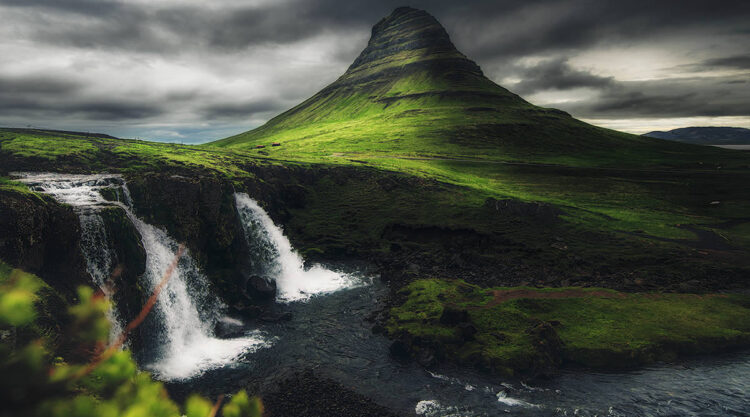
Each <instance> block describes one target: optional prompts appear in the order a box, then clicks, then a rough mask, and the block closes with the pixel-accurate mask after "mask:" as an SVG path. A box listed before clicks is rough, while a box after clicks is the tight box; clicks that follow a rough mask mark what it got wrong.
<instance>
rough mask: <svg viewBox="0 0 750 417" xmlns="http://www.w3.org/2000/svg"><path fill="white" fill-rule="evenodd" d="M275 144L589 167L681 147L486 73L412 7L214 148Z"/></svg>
mask: <svg viewBox="0 0 750 417" xmlns="http://www.w3.org/2000/svg"><path fill="white" fill-rule="evenodd" d="M273 142H279V143H281V144H282V146H279V147H274V148H273V149H266V150H265V151H264V152H272V153H273V156H278V157H283V158H292V159H305V160H319V159H321V158H330V157H336V156H341V155H350V156H351V155H359V156H362V157H367V156H378V155H389V156H394V155H396V156H426V157H441V156H442V157H446V156H450V157H452V158H488V159H494V160H514V159H515V160H524V161H534V162H556V163H572V164H579V163H580V164H583V165H588V164H589V163H590V162H591V161H596V164H606V163H607V160H610V162H613V163H614V162H615V159H611V158H613V157H616V158H617V159H619V160H622V158H627V157H628V154H632V155H631V156H632V159H643V157H644V155H643V154H642V151H643V148H644V146H645V148H649V149H650V150H651V151H656V154H663V153H664V152H674V151H675V147H674V146H672V145H671V144H665V143H664V142H662V141H654V140H652V139H647V138H640V137H637V136H634V135H628V134H624V133H620V132H614V131H611V130H607V129H602V128H598V127H594V126H591V125H588V124H586V123H583V122H580V121H578V120H576V119H574V118H572V117H571V116H570V115H568V114H567V113H565V112H562V111H559V110H555V109H546V108H541V107H537V106H534V105H532V104H530V103H528V102H527V101H525V100H523V99H522V98H521V97H519V96H517V95H515V94H513V93H511V92H510V91H508V90H506V89H505V88H503V87H501V86H499V85H497V84H495V83H494V82H492V81H491V80H489V79H488V78H486V77H485V76H484V75H483V73H482V70H481V69H480V68H479V66H478V65H477V64H476V63H474V62H473V61H471V60H470V59H468V58H467V57H466V56H464V55H463V54H462V53H461V52H459V51H458V50H457V49H456V47H455V46H454V45H453V43H452V42H451V40H450V37H449V36H448V33H447V32H446V31H445V29H444V28H443V27H442V25H440V23H439V22H438V21H437V20H436V19H435V18H434V17H432V16H431V15H430V14H428V13H427V12H425V11H422V10H417V9H413V8H408V7H402V8H398V9H396V10H395V11H393V13H391V14H390V15H389V16H388V17H386V18H384V19H382V20H381V21H380V22H378V23H377V24H376V25H375V26H374V27H373V29H372V36H371V38H370V41H369V43H368V45H367V47H366V48H365V49H364V50H363V51H362V53H361V54H360V55H359V57H358V58H357V59H356V60H355V61H354V63H353V64H352V65H351V66H350V67H349V69H348V70H347V71H346V73H344V75H342V76H341V77H340V78H339V79H338V80H336V81H335V82H334V83H332V84H330V85H329V86H327V87H325V88H324V89H323V90H321V91H320V92H318V93H317V94H315V95H314V96H312V97H311V98H309V99H308V100H306V101H304V102H303V103H301V104H299V105H298V106H296V107H294V108H292V109H291V110H288V111H286V112H284V113H282V114H280V115H279V116H277V117H275V118H273V119H271V120H270V121H269V122H268V123H266V124H265V125H263V126H261V127H259V128H257V129H255V130H251V131H249V132H245V133H242V134H239V135H236V136H232V137H229V138H226V139H222V140H219V141H217V142H213V143H212V144H211V145H214V146H222V147H235V148H252V147H255V146H258V145H266V146H268V145H270V144H271V143H273ZM678 153H680V152H679V151H678ZM653 156H656V155H655V154H654V152H650V155H649V156H648V159H651V158H652V157H653Z"/></svg>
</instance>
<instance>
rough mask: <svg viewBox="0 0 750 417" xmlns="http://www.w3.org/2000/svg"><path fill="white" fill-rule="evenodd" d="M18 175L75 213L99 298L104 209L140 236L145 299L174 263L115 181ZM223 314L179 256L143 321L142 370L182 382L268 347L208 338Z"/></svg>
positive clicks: (161, 235) (257, 337) (105, 267)
mask: <svg viewBox="0 0 750 417" xmlns="http://www.w3.org/2000/svg"><path fill="white" fill-rule="evenodd" d="M17 175H18V176H20V177H21V181H23V182H25V183H27V184H29V186H31V187H32V189H34V190H35V191H39V192H43V193H47V194H49V195H51V196H53V197H54V198H55V199H57V200H58V201H60V202H62V203H66V204H69V205H72V206H73V207H74V208H75V209H76V211H77V212H78V213H79V218H80V220H81V226H82V231H83V233H82V236H81V240H82V248H81V249H82V252H83V254H84V256H85V257H86V262H87V264H88V267H89V273H90V274H91V275H92V280H93V281H94V282H95V283H96V284H97V285H100V286H101V287H102V288H103V289H105V291H107V285H105V283H106V280H107V278H108V277H109V274H111V269H112V255H111V251H110V249H109V246H108V245H107V243H106V242H107V241H108V239H107V235H106V228H105V227H104V223H103V221H102V219H101V216H99V215H98V214H97V213H96V211H97V210H99V209H101V208H103V207H107V206H113V205H116V206H119V207H121V208H122V209H123V210H125V212H126V213H127V215H128V217H129V218H130V220H131V221H132V223H133V225H134V226H135V228H136V229H137V230H138V232H139V233H140V235H141V241H142V244H143V247H144V249H145V250H146V273H145V274H144V277H143V278H142V280H143V283H144V284H145V287H146V288H147V289H148V291H149V292H151V291H153V289H154V288H155V287H156V285H157V284H158V283H159V282H160V281H161V279H162V277H163V275H164V272H165V271H166V270H167V268H168V266H169V265H170V264H171V263H172V260H173V259H174V254H175V252H176V251H177V247H178V244H177V242H175V241H174V240H173V239H172V238H170V237H169V236H168V235H167V233H166V232H165V231H163V230H161V229H158V228H156V227H154V226H152V225H150V224H147V223H145V222H143V221H142V220H141V219H139V218H138V217H137V216H136V215H135V214H134V213H133V211H132V200H131V199H130V193H129V190H128V188H127V184H125V181H124V180H123V179H122V178H121V177H119V176H113V175H59V174H17ZM104 188H114V189H116V190H117V191H122V193H123V196H124V197H125V198H124V199H125V204H123V203H121V202H110V201H107V200H106V199H104V197H103V196H102V194H101V193H100V192H99V191H100V190H102V189H104ZM118 196H119V194H118ZM223 308H224V305H223V304H222V303H221V302H220V301H219V300H218V299H217V298H216V297H214V296H212V295H211V294H210V292H209V291H208V282H207V280H206V277H205V276H204V275H203V274H202V273H201V272H200V270H199V269H198V267H197V265H196V264H195V261H194V260H193V258H192V257H191V256H190V255H189V253H186V254H184V255H183V256H182V258H181V259H180V261H179V263H178V266H177V268H176V269H175V271H174V272H173V275H172V277H171V279H170V280H169V282H168V284H167V286H166V287H165V288H164V290H163V291H162V293H161V295H160V296H159V298H158V300H157V303H156V305H155V308H154V310H153V311H152V312H151V314H149V317H148V319H147V323H146V324H147V325H148V326H149V328H150V329H153V330H154V333H155V334H153V336H152V340H151V341H150V342H149V343H147V344H148V345H150V346H152V349H151V350H152V351H151V352H148V355H146V356H147V357H148V358H149V360H148V363H147V364H146V365H145V367H146V368H147V369H149V370H151V371H153V372H154V373H155V374H156V376H157V377H159V378H161V379H164V380H182V379H188V378H192V377H195V376H197V375H200V374H202V373H204V372H206V371H208V370H210V369H215V368H220V367H223V366H226V365H228V364H230V363H232V362H233V361H235V360H237V359H238V358H240V357H241V356H243V355H245V354H247V353H250V352H252V351H255V350H257V349H259V348H262V347H266V346H269V345H270V342H269V341H268V340H266V339H265V338H264V337H263V335H262V334H261V333H260V332H257V331H251V332H247V333H246V334H245V335H244V336H243V337H239V338H234V339H218V338H216V337H214V334H213V325H214V323H215V322H216V321H217V320H218V319H220V318H221V316H222V310H223ZM114 319H115V318H113V320H114ZM117 325H119V324H117ZM114 326H115V323H114V322H113V327H114ZM120 328H121V327H120ZM114 334H119V333H114Z"/></svg>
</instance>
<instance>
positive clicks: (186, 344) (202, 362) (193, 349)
mask: <svg viewBox="0 0 750 417" xmlns="http://www.w3.org/2000/svg"><path fill="white" fill-rule="evenodd" d="M271 345H272V342H271V341H270V340H269V339H267V338H266V337H265V336H264V335H263V334H262V333H261V332H259V331H255V332H253V333H252V334H249V335H247V336H245V337H239V338H235V339H217V338H215V337H211V336H208V335H206V334H204V333H203V332H195V333H194V334H193V335H192V336H191V337H188V338H186V339H182V340H181V342H180V343H171V346H170V349H169V351H168V352H167V354H166V355H165V356H164V357H162V358H161V359H160V360H158V361H156V362H154V363H152V364H151V365H149V366H148V367H147V368H148V369H149V370H150V371H152V372H153V373H154V374H155V376H156V377H157V378H159V379H162V380H169V381H171V380H185V379H190V378H194V377H196V376H198V375H200V374H203V373H205V372H207V371H209V370H211V369H217V368H222V367H225V366H228V365H231V364H232V363H234V362H236V361H237V360H238V359H240V358H241V357H242V356H244V355H246V354H249V353H253V352H255V351H257V350H258V349H262V348H267V347H270V346H271Z"/></svg>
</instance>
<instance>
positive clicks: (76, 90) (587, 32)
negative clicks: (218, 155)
mask: <svg viewBox="0 0 750 417" xmlns="http://www.w3.org/2000/svg"><path fill="white" fill-rule="evenodd" d="M400 5H402V3H401V2H400V1H399V2H397V1H390V0H386V1H381V2H366V1H350V2H340V1H334V0H258V1H246V0H214V1H211V2H204V1H198V0H159V1H155V0H129V1H124V0H121V1H115V0H0V23H1V24H0V56H3V57H6V59H3V60H0V125H12V126H25V125H34V126H40V127H50V128H60V129H79V130H88V131H92V130H100V131H105V132H107V133H112V134H115V135H120V136H135V137H143V138H151V139H157V140H170V141H178V140H179V141H186V142H202V141H207V140H212V139H217V138H220V137H223V136H226V135H229V134H232V133H238V132H241V131H244V130H247V129H250V128H252V127H255V126H258V125H260V124H262V123H263V122H264V121H266V120H267V119H269V118H270V117H272V116H274V115H275V114H277V113H279V112H281V111H283V110H285V109H287V108H289V107H292V106H293V105H295V104H297V103H299V102H300V101H302V100H304V99H306V98H307V97H309V96H310V95H312V94H314V93H315V92H316V91H317V90H319V89H320V88H322V87H323V86H325V85H326V84H328V83H330V82H332V81H333V80H335V79H336V78H337V77H338V76H339V75H340V74H341V73H343V72H344V71H345V70H346V68H347V67H348V65H349V64H350V63H351V62H352V61H353V60H354V58H355V57H356V56H357V54H358V53H359V51H360V50H361V49H362V48H364V46H365V45H366V43H367V39H368V37H369V31H370V27H371V26H372V25H373V24H375V23H376V22H377V21H378V20H379V19H380V18H382V17H383V16H385V15H387V14H388V13H389V12H390V11H391V10H392V9H393V8H395V7H397V6H400ZM411 5H412V6H414V7H420V8H424V9H426V10H428V11H429V12H430V13H432V14H433V15H435V16H436V17H437V18H438V20H440V21H441V22H442V23H443V24H444V26H446V28H447V30H448V32H449V33H450V34H451V36H452V38H453V40H454V43H455V44H456V45H457V47H458V48H459V49H460V50H461V51H462V52H464V53H465V54H466V55H468V56H469V57H470V58H472V59H474V60H476V61H477V62H478V63H479V64H480V65H481V66H482V67H483V69H484V70H485V73H486V74H487V75H488V76H489V77H490V78H492V79H493V80H494V81H496V82H498V83H500V84H502V85H504V86H505V87H507V88H509V89H511V90H513V91H515V92H517V93H519V94H521V95H523V96H524V97H527V98H528V99H529V100H530V101H532V102H534V103H535V104H539V105H544V106H554V107H559V108H562V109H563V110H566V111H568V112H571V113H572V114H573V115H575V116H577V117H581V118H585V119H589V120H596V122H597V123H600V124H604V125H611V126H616V127H618V128H621V129H625V130H630V131H635V132H640V131H645V130H649V127H650V126H649V122H648V121H649V120H654V121H655V123H654V125H656V124H658V125H659V127H660V128H663V127H664V125H665V124H667V125H668V122H665V121H668V120H670V119H674V121H675V123H678V122H679V123H685V122H687V121H689V120H691V119H695V120H701V121H703V122H712V121H716V122H719V123H721V122H722V121H727V122H729V121H731V122H732V123H733V124H740V125H743V124H744V125H745V127H750V82H748V80H750V55H748V54H747V45H748V44H750V3H748V2H746V1H731V0H726V1H723V2H722V3H721V5H720V7H719V5H717V4H710V3H708V2H705V1H676V0H674V1H661V2H654V1H645V0H631V1H629V2H601V1H594V0H536V1H528V0H524V1H521V0H506V1H502V2H498V1H496V0H486V1H467V2H455V1H446V0H432V1H426V0H420V1H413V2H412V3H411ZM8 57H10V59H7V58H8ZM627 120H633V125H632V126H628V125H627V123H626V121H627ZM656 121H658V123H657V122H656ZM677 126H679V124H675V127H677Z"/></svg>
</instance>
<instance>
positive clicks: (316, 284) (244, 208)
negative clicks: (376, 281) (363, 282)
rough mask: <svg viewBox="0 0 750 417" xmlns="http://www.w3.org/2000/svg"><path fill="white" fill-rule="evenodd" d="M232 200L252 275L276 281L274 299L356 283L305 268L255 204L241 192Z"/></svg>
mask: <svg viewBox="0 0 750 417" xmlns="http://www.w3.org/2000/svg"><path fill="white" fill-rule="evenodd" d="M234 198H235V203H236V206H237V211H238V213H239V215H240V220H241V221H242V225H243V228H244V231H245V238H246V240H247V243H248V246H249V247H250V252H251V256H252V257H253V259H252V260H253V269H254V271H253V272H254V273H257V274H260V275H263V276H266V277H268V278H271V279H274V280H275V281H276V286H277V290H278V295H277V300H279V301H285V302H291V301H301V300H307V299H309V298H310V297H312V296H314V295H318V294H326V293H331V292H334V291H338V290H341V289H344V288H350V287H354V286H357V285H359V284H360V281H359V280H357V279H355V278H354V277H353V276H351V275H347V274H343V273H339V272H336V271H331V270H329V269H326V268H324V267H322V266H320V265H313V266H312V267H310V268H309V269H305V267H304V262H303V260H302V258H301V257H300V256H299V254H297V253H296V252H295V251H294V249H293V248H292V245H291V243H290V242H289V239H287V238H286V236H284V232H283V231H282V230H281V228H279V227H278V226H277V225H276V224H274V222H273V220H271V218H270V217H269V216H268V214H267V213H266V212H265V211H264V210H263V209H262V208H261V207H260V206H259V205H258V203H257V202H256V201H255V200H253V199H252V198H250V196H248V195H247V194H245V193H236V194H235V195H234Z"/></svg>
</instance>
